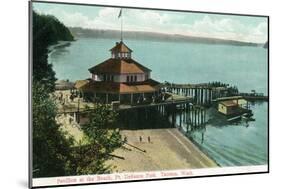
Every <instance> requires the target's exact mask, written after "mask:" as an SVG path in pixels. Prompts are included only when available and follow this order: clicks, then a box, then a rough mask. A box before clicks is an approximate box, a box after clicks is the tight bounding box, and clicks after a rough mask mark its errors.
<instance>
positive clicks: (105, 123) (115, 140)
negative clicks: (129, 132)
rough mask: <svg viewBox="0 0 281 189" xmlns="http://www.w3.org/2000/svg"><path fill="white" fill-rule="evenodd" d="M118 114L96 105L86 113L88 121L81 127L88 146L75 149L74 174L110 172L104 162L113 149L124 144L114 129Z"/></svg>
mask: <svg viewBox="0 0 281 189" xmlns="http://www.w3.org/2000/svg"><path fill="white" fill-rule="evenodd" d="M117 116H118V114H117V113H116V112H115V111H112V110H111V109H110V108H109V106H107V105H102V104H97V107H96V108H95V109H94V110H91V111H89V112H88V114H87V117H88V118H89V120H88V121H87V123H85V124H83V125H82V130H83V132H84V133H85V134H86V136H87V140H88V142H89V145H86V146H79V147H77V148H76V149H75V151H74V153H73V155H74V158H73V159H74V161H75V163H74V167H76V174H93V173H95V174H101V173H108V172H110V166H106V165H105V161H106V160H108V159H110V158H112V156H111V155H110V154H111V153H112V152H113V151H114V150H115V149H117V148H119V147H121V146H122V145H123V144H124V141H123V140H122V137H121V134H120V131H119V129H116V126H115V125H116V119H117Z"/></svg>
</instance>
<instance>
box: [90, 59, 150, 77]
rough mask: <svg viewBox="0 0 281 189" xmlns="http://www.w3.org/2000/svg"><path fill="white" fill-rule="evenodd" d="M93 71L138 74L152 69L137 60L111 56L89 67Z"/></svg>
mask: <svg viewBox="0 0 281 189" xmlns="http://www.w3.org/2000/svg"><path fill="white" fill-rule="evenodd" d="M89 71H90V72H91V73H101V74H103V73H111V74H130V73H131V74H138V73H146V72H149V71H151V70H150V69H149V68H147V67H145V66H143V65H141V64H140V63H138V62H137V61H135V60H133V59H131V58H129V59H114V58H110V59H107V60H106V61H104V62H102V63H100V64H98V65H96V66H94V67H92V68H90V69H89Z"/></svg>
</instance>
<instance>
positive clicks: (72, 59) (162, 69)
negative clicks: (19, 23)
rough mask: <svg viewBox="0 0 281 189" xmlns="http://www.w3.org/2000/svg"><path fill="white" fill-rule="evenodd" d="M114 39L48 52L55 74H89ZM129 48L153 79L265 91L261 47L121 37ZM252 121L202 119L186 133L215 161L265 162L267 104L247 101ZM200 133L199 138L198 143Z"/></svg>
mask: <svg viewBox="0 0 281 189" xmlns="http://www.w3.org/2000/svg"><path fill="white" fill-rule="evenodd" d="M117 41H118V40H116V39H96V38H78V39H77V40H76V41H74V42H71V44H70V45H69V46H64V47H61V48H55V49H54V50H53V51H51V52H50V54H49V59H48V61H49V63H52V64H53V68H54V70H55V72H56V77H57V78H58V79H59V80H61V79H64V80H65V79H69V80H70V81H76V80H82V79H86V78H90V77H91V75H90V73H89V71H88V69H89V68H91V67H93V66H95V65H97V64H99V63H101V62H103V61H104V60H106V59H108V58H110V51H109V49H111V48H112V47H113V46H114V45H115V42H117ZM124 42H125V44H126V45H127V46H128V47H129V48H131V49H132V50H133V54H132V58H133V59H134V60H136V61H138V62H139V63H141V64H143V65H144V66H146V67H148V68H150V69H151V70H152V73H151V77H152V78H153V79H155V80H157V81H159V82H164V81H168V82H173V83H208V82H212V81H221V82H223V83H228V84H230V85H231V86H237V87H238V89H239V91H240V92H250V91H251V90H256V91H257V92H260V93H264V94H265V95H267V91H268V85H267V84H268V62H267V60H268V57H267V56H268V52H267V49H264V48H262V47H250V46H234V45H225V44H224V45H221V44H200V43H187V42H165V41H148V40H129V39H128V40H125V41H124ZM252 110H253V113H254V118H255V119H256V120H255V121H253V122H249V123H247V125H246V126H245V123H243V122H241V123H237V124H236V125H228V124H225V125H216V124H207V125H206V128H205V129H204V130H203V131H202V130H201V131H200V130H199V131H194V132H193V133H191V134H189V135H188V136H187V137H189V138H191V139H192V140H193V141H194V142H195V143H196V144H197V145H198V146H199V147H200V148H201V149H202V150H203V151H205V152H206V153H208V155H209V156H211V158H213V159H214V160H215V161H216V162H217V163H218V164H220V165H221V166H240V165H261V164H266V163H267V150H268V149H267V141H268V138H267V136H268V133H267V132H268V131H267V128H268V125H267V124H268V115H267V112H268V103H267V102H263V103H256V104H254V105H253V106H252ZM202 135H204V141H203V142H202Z"/></svg>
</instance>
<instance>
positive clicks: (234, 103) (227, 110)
mask: <svg viewBox="0 0 281 189" xmlns="http://www.w3.org/2000/svg"><path fill="white" fill-rule="evenodd" d="M217 100H218V111H219V112H220V113H222V114H224V115H236V114H241V113H246V112H248V111H249V110H248V102H247V101H246V100H245V99H244V98H242V97H225V98H220V99H217Z"/></svg>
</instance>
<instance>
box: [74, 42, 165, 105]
mask: <svg viewBox="0 0 281 189" xmlns="http://www.w3.org/2000/svg"><path fill="white" fill-rule="evenodd" d="M110 51H111V58H109V59H107V60H105V61H104V62H102V63H100V64H98V65H96V66H93V67H92V68H90V69H89V71H90V73H91V78H90V79H88V80H82V81H77V82H76V85H75V86H76V88H77V89H78V90H79V91H80V92H81V93H82V94H83V96H84V97H85V98H88V99H91V100H93V101H98V102H102V103H106V104H109V103H112V102H114V101H118V102H119V103H120V104H138V103H145V102H153V101H155V99H157V98H158V97H159V91H160V88H161V87H160V85H159V84H160V83H159V82H157V81H155V80H153V79H152V78H151V70H150V69H149V68H147V67H145V66H143V65H142V64H140V63H138V62H137V61H135V60H134V59H132V52H133V51H132V50H131V49H130V48H129V47H128V46H127V45H126V44H125V43H124V42H123V41H120V42H117V43H116V45H115V46H114V47H113V48H112V49H110Z"/></svg>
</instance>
